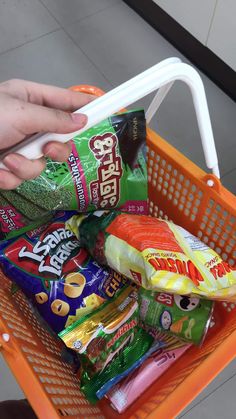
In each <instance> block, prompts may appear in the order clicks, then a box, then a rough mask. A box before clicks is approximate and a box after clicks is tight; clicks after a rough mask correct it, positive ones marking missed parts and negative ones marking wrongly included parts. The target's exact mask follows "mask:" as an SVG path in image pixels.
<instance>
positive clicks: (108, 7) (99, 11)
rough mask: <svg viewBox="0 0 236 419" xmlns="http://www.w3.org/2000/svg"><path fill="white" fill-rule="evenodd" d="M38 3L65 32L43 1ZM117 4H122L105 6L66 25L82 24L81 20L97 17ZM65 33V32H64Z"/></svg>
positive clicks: (40, 0)
mask: <svg viewBox="0 0 236 419" xmlns="http://www.w3.org/2000/svg"><path fill="white" fill-rule="evenodd" d="M39 2H40V3H41V4H42V5H43V6H44V7H45V9H46V10H47V11H48V12H49V13H50V15H51V16H52V17H53V18H54V19H55V21H56V22H57V23H58V24H59V25H60V27H61V28H62V29H64V30H65V32H66V29H65V26H64V25H63V24H62V23H61V22H60V21H59V20H58V19H57V18H56V16H55V15H54V14H53V12H52V11H51V10H50V9H49V8H48V7H47V6H46V4H44V0H39ZM118 4H122V3H120V0H119V3H115V4H111V5H110V6H106V7H104V8H102V9H100V10H98V11H97V12H94V13H90V14H88V15H87V16H84V17H81V18H79V19H76V20H73V21H71V22H69V23H68V25H74V24H75V23H79V22H82V21H83V20H86V19H88V18H90V17H91V16H95V15H97V14H98V13H101V12H104V11H105V10H106V9H110V8H112V7H116V6H117V5H118ZM66 33H67V32H66Z"/></svg>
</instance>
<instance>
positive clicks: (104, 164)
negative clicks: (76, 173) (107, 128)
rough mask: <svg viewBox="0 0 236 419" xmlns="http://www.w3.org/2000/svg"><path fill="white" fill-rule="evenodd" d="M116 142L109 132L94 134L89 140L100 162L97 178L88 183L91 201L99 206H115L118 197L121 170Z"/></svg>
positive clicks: (113, 135) (114, 136)
mask: <svg viewBox="0 0 236 419" xmlns="http://www.w3.org/2000/svg"><path fill="white" fill-rule="evenodd" d="M117 144H118V139H117V137H116V135H115V134H112V133H111V132H106V133H105V134H102V135H95V136H94V137H92V138H91V139H90V141H89V147H90V149H91V150H92V152H93V154H94V156H95V158H96V159H97V160H98V161H99V163H100V164H99V166H98V170H97V175H98V179H97V180H95V181H93V182H91V183H90V192H91V196H92V201H93V203H94V205H96V206H97V207H100V208H106V207H115V206H116V205H117V204H118V202H119V199H120V179H121V176H122V173H123V170H122V164H121V157H120V156H119V155H118V154H117V148H116V146H117Z"/></svg>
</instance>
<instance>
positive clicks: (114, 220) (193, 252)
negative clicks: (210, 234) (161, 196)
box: [68, 212, 236, 301]
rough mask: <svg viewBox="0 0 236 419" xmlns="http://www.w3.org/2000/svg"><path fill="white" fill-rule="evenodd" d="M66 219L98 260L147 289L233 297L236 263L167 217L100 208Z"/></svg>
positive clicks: (225, 298)
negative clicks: (84, 216)
mask: <svg viewBox="0 0 236 419" xmlns="http://www.w3.org/2000/svg"><path fill="white" fill-rule="evenodd" d="M76 224H77V225H78V227H77V228H76ZM68 225H69V226H71V229H72V230H73V232H74V233H75V234H77V236H79V237H80V240H81V243H82V245H83V246H84V247H86V248H87V249H88V250H89V252H90V253H91V254H92V255H93V256H94V257H95V259H96V260H97V261H99V262H100V263H102V264H107V265H109V266H110V267H112V268H113V269H115V270H116V271H117V272H120V273H122V274H123V275H125V276H127V277H128V278H130V279H132V280H133V281H134V282H136V283H137V284H139V285H141V286H143V287H144V288H146V289H150V290H154V291H163V292H169V293H174V294H180V295H191V294H195V295H198V296H202V297H206V298H209V299H215V300H217V299H219V300H229V301H236V266H230V265H229V264H228V263H227V262H225V261H223V260H222V259H221V257H220V256H219V255H218V254H217V253H216V252H215V251H214V250H213V249H210V248H209V247H208V246H207V245H206V244H205V243H202V242H201V241H200V240H199V239H198V238H197V237H195V236H193V235H192V234H191V233H189V232H187V231H186V230H185V229H184V228H182V227H180V226H177V225H175V224H174V223H172V222H169V221H165V220H161V219H157V218H152V217H148V216H145V215H133V214H124V213H119V212H110V213H107V212H104V213H103V214H102V213H101V212H99V213H98V214H96V213H94V214H90V215H89V216H88V217H87V218H83V219H80V217H77V216H75V217H73V219H72V221H69V222H68Z"/></svg>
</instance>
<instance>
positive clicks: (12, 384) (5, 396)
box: [0, 354, 24, 401]
mask: <svg viewBox="0 0 236 419" xmlns="http://www.w3.org/2000/svg"><path fill="white" fill-rule="evenodd" d="M0 377H1V385H0V401H3V400H19V399H22V398H24V394H23V392H22V391H21V388H20V387H19V386H18V384H17V382H16V380H15V378H14V376H13V374H12V373H11V370H10V369H9V368H8V366H7V364H6V362H5V361H4V358H3V357H2V355H1V354H0ZM3 383H4V385H3Z"/></svg>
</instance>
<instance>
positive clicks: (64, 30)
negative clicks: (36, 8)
mask: <svg viewBox="0 0 236 419" xmlns="http://www.w3.org/2000/svg"><path fill="white" fill-rule="evenodd" d="M39 1H40V3H41V4H42V5H43V6H44V7H45V9H46V10H47V11H48V13H49V14H50V15H51V16H52V17H53V18H54V19H55V21H56V22H57V23H58V25H60V30H63V32H64V33H65V34H66V35H67V36H68V38H70V40H71V41H72V42H73V44H74V45H75V46H76V47H77V48H78V49H79V50H80V51H81V52H82V53H83V54H84V55H85V57H86V58H87V59H88V61H89V62H90V63H91V64H92V65H93V66H94V67H95V69H96V70H97V71H98V72H99V73H100V74H101V75H102V76H103V77H104V79H105V80H106V81H107V82H108V83H109V84H110V85H111V86H112V87H114V85H113V83H111V81H110V80H109V79H108V78H107V77H106V75H105V74H104V73H103V72H102V71H101V70H100V69H99V67H97V65H96V64H95V63H94V62H93V61H92V60H91V58H90V57H89V56H88V55H87V54H86V52H85V51H84V50H83V49H82V48H81V47H80V46H79V45H78V44H77V43H76V42H75V40H74V39H73V38H72V36H71V35H70V34H69V33H68V32H67V30H66V28H65V27H64V26H62V25H61V23H60V22H59V21H58V19H57V18H56V17H55V16H54V14H53V13H52V12H51V10H50V9H48V7H47V6H46V5H45V4H44V3H43V1H42V0H39ZM114 6H116V5H112V6H108V7H106V8H104V9H102V10H99V11H98V12H96V13H93V14H91V15H89V16H86V17H84V18H82V19H80V20H77V21H75V22H73V23H72V25H74V24H75V23H78V22H81V21H82V20H85V19H87V18H88V17H90V16H95V15H96V14H98V13H100V12H102V11H104V10H106V9H108V8H111V7H114ZM98 87H99V86H98Z"/></svg>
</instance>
